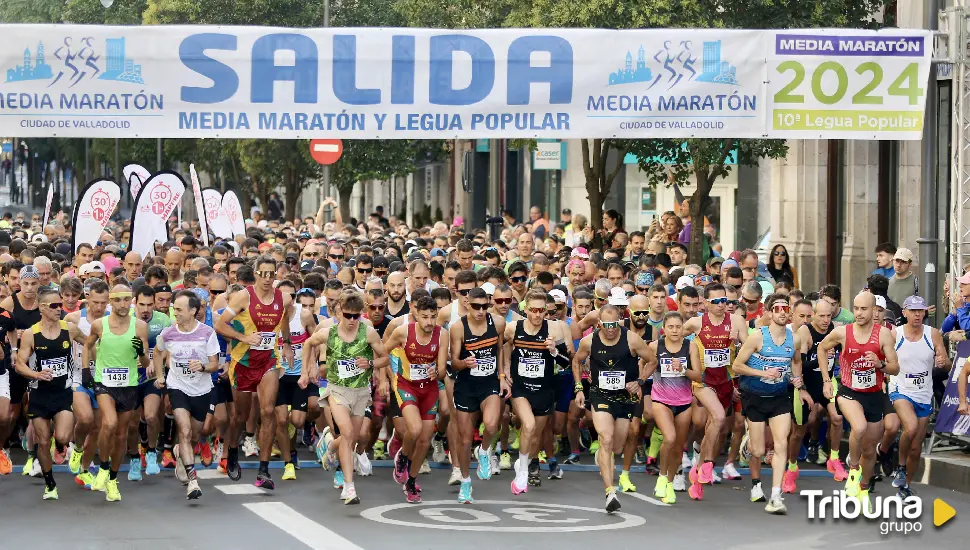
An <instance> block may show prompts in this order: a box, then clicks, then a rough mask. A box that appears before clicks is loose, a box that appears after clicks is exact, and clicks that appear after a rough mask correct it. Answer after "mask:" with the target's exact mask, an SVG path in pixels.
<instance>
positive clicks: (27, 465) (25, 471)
mask: <svg viewBox="0 0 970 550" xmlns="http://www.w3.org/2000/svg"><path fill="white" fill-rule="evenodd" d="M33 469H34V457H32V456H30V455H28V456H27V461H26V462H24V467H23V468H21V469H20V475H22V476H27V475H30V472H31V471H32V470H33Z"/></svg>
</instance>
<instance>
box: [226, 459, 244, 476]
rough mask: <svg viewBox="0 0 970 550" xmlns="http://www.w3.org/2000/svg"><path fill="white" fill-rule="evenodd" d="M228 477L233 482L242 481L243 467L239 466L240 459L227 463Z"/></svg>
mask: <svg viewBox="0 0 970 550" xmlns="http://www.w3.org/2000/svg"><path fill="white" fill-rule="evenodd" d="M226 475H227V476H229V479H231V480H233V481H239V480H240V479H242V466H240V465H239V459H236V460H227V461H226Z"/></svg>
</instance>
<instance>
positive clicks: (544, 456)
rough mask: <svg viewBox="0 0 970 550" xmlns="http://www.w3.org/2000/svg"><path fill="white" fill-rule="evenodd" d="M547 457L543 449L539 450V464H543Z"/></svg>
mask: <svg viewBox="0 0 970 550" xmlns="http://www.w3.org/2000/svg"><path fill="white" fill-rule="evenodd" d="M548 461H549V459H548V458H547V457H546V452H545V451H539V464H545V463H546V462H548Z"/></svg>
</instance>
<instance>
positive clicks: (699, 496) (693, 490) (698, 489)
mask: <svg viewBox="0 0 970 550" xmlns="http://www.w3.org/2000/svg"><path fill="white" fill-rule="evenodd" d="M691 471H693V470H691ZM687 494H688V495H690V498H692V499H693V500H704V486H703V485H701V484H700V483H691V485H690V488H688V489H687Z"/></svg>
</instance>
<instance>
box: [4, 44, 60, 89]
mask: <svg viewBox="0 0 970 550" xmlns="http://www.w3.org/2000/svg"><path fill="white" fill-rule="evenodd" d="M48 78H54V72H53V71H52V70H51V66H50V65H48V64H47V58H46V57H45V55H44V43H43V42H38V43H37V57H35V58H34V60H33V63H31V57H30V48H27V49H25V50H24V64H23V65H17V66H16V67H14V68H12V69H7V82H20V81H22V80H47V79H48Z"/></svg>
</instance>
